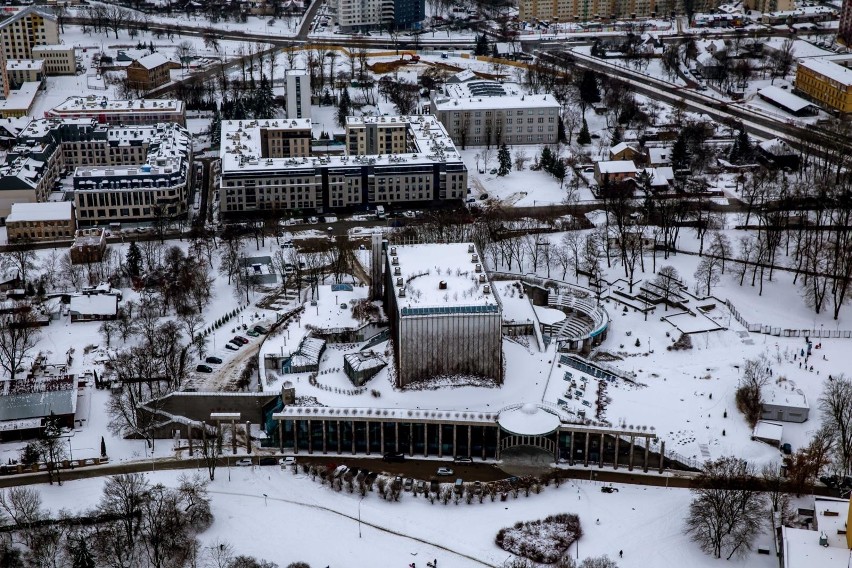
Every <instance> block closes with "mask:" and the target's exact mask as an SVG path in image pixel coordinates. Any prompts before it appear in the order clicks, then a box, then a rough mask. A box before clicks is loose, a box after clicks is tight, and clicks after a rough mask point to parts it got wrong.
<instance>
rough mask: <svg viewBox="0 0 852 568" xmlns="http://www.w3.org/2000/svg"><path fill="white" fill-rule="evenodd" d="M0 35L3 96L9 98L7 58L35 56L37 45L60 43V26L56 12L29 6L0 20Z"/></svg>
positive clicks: (0, 77)
mask: <svg viewBox="0 0 852 568" xmlns="http://www.w3.org/2000/svg"><path fill="white" fill-rule="evenodd" d="M0 38H2V49H0V80H2V89H3V96H4V97H6V98H8V97H9V94H10V91H11V90H12V89H11V86H10V85H9V80H8V77H7V75H6V62H7V61H8V60H12V59H15V60H20V59H33V58H34V57H33V48H34V47H35V46H37V45H55V44H58V43H59V28H58V26H57V25H56V17H55V16H54V15H53V14H51V13H49V12H47V11H43V9H42V8H39V7H36V6H29V7H27V8H23V9H21V10H18V11H17V12H14V13H13V14H12V15H11V16H9V17H7V18H5V19H4V20H2V21H0ZM4 116H13V115H9V114H4Z"/></svg>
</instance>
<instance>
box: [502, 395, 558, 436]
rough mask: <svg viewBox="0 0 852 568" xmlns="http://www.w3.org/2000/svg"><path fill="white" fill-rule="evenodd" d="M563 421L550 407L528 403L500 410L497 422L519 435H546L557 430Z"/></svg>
mask: <svg viewBox="0 0 852 568" xmlns="http://www.w3.org/2000/svg"><path fill="white" fill-rule="evenodd" d="M561 423H562V421H561V420H560V419H559V416H557V415H556V414H555V413H553V412H551V411H550V410H549V409H548V408H546V407H544V406H542V405H539V404H534V403H527V404H522V405H518V406H515V407H509V408H508V409H505V410H502V411H500V415H499V416H498V417H497V424H499V425H500V428H502V429H503V430H505V431H506V432H509V433H511V434H515V435H518V436H544V435H547V434H550V433H551V432H554V431H556V429H557V428H559V425H560V424H561Z"/></svg>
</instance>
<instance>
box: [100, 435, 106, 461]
mask: <svg viewBox="0 0 852 568" xmlns="http://www.w3.org/2000/svg"><path fill="white" fill-rule="evenodd" d="M101 457H102V458H105V457H107V453H106V442H105V441H104V437H103V436H101Z"/></svg>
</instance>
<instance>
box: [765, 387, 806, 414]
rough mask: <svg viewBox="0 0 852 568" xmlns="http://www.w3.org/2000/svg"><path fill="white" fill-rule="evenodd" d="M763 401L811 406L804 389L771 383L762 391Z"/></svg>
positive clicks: (798, 406) (801, 406)
mask: <svg viewBox="0 0 852 568" xmlns="http://www.w3.org/2000/svg"><path fill="white" fill-rule="evenodd" d="M761 396H762V397H763V402H765V403H767V404H777V405H779V406H789V407H794V408H810V406H809V405H808V399H807V397H805V393H804V392H802V389H797V388H791V387H789V386H788V387H783V386H776V385H774V384H773V385H769V386H767V387H764V388H763V390H762V391H761Z"/></svg>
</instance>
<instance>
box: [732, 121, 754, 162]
mask: <svg viewBox="0 0 852 568" xmlns="http://www.w3.org/2000/svg"><path fill="white" fill-rule="evenodd" d="M735 146H737V149H738V150H739V159H740V160H741V161H743V162H750V161H751V159H752V157H753V154H754V149H753V148H752V146H751V140H749V137H748V133H747V132H746V131H745V128H743V127H742V126H741V127H740V131H739V133H738V134H737V140H736V143H735Z"/></svg>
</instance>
